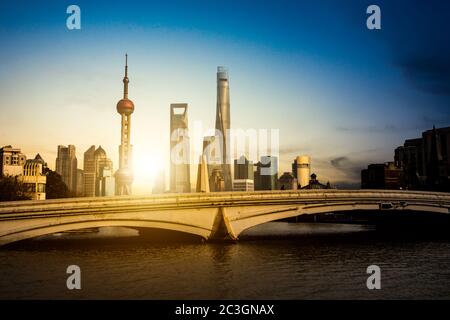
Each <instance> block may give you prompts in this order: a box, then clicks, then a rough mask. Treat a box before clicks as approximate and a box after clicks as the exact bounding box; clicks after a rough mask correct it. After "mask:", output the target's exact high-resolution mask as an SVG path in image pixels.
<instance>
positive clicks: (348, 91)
mask: <svg viewBox="0 0 450 320" xmlns="http://www.w3.org/2000/svg"><path fill="white" fill-rule="evenodd" d="M70 4H77V5H79V6H80V8H81V26H82V29H81V30H73V31H70V30H68V29H67V28H66V18H67V16H68V15H67V14H66V12H65V11H66V8H67V6H68V5H70ZM370 4H377V5H379V6H380V8H381V21H382V22H381V23H382V29H381V30H375V31H370V30H368V29H367V28H366V19H367V16H368V15H367V14H366V8H367V6H368V5H370ZM449 20H450V3H449V2H447V1H438V0H436V1H427V2H425V1H420V2H419V1H417V2H416V1H396V0H393V1H376V2H373V1H345V2H344V1H242V0H241V1H227V2H223V1H194V0H190V1H155V2H153V1H145V2H139V1H132V0H130V1H127V2H123V1H120V2H119V1H117V2H114V1H76V2H65V1H56V0H55V1H33V2H26V1H14V3H5V2H2V3H1V4H0V39H1V42H2V50H0V70H1V72H0V95H1V96H2V101H3V104H2V105H1V106H0V108H1V111H2V112H1V114H2V117H0V144H2V145H5V144H13V145H15V146H18V147H21V148H22V149H23V151H24V152H25V153H26V154H27V155H28V156H34V154H35V153H37V152H40V153H41V154H43V156H44V157H45V158H46V160H47V161H48V162H49V165H50V166H51V167H54V159H55V156H56V154H55V152H56V146H57V145H58V144H69V143H70V144H75V145H76V146H77V151H78V158H79V159H80V160H81V159H82V154H83V152H84V151H85V150H86V149H87V148H88V147H89V146H90V145H91V144H96V145H99V144H101V145H102V146H103V147H104V148H105V150H106V151H107V152H108V154H109V156H110V157H111V158H112V159H113V161H114V162H115V164H117V145H118V144H119V116H118V115H117V113H116V112H115V104H116V102H117V100H118V99H120V97H121V95H122V82H121V79H122V77H123V55H124V53H125V52H128V54H129V60H130V63H129V64H130V69H129V71H130V98H131V99H132V100H133V101H134V103H135V106H136V111H135V113H134V115H133V131H132V141H133V144H134V145H135V150H136V152H137V154H138V155H141V158H142V159H146V160H145V161H147V160H148V161H150V160H149V158H150V157H151V158H153V159H157V160H153V161H154V163H158V165H159V166H161V167H165V163H167V160H168V159H167V157H168V153H169V151H168V148H169V147H168V145H169V143H168V141H169V132H168V131H169V104H170V103H174V102H186V103H189V121H190V123H195V122H196V121H197V122H201V123H202V124H203V126H204V127H212V126H213V125H214V119H215V95H216V92H215V90H216V87H215V71H216V67H217V66H219V65H224V66H227V67H228V69H229V73H230V95H231V119H232V127H234V128H244V129H246V128H275V129H280V140H281V142H280V157H281V159H280V168H281V171H288V170H290V162H292V160H293V158H294V157H295V156H296V155H298V154H309V155H310V156H311V157H312V166H313V171H315V172H316V173H317V174H318V178H319V180H322V181H326V180H330V181H331V182H332V183H333V182H334V183H338V184H341V185H343V184H344V183H357V182H358V180H359V170H360V169H361V168H362V167H363V166H365V165H367V164H368V163H372V162H382V161H389V160H392V159H393V152H394V148H395V147H396V146H398V145H401V144H402V143H403V141H404V140H405V139H406V138H413V137H417V136H420V134H421V132H422V131H423V130H425V129H428V128H430V127H432V125H433V124H436V125H437V126H447V125H449V124H450V111H449V110H450V108H449V103H450V32H449V31H450V30H449V29H450V27H448V21H449ZM193 143H197V144H199V143H201V141H193ZM80 162H82V161H80ZM155 166H157V165H156V164H155ZM193 170H194V169H193ZM194 172H195V170H194ZM167 174H168V172H167ZM280 174H281V172H280ZM146 182H147V181H141V184H142V188H143V189H145V185H146Z"/></svg>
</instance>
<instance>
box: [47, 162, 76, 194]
mask: <svg viewBox="0 0 450 320" xmlns="http://www.w3.org/2000/svg"><path fill="white" fill-rule="evenodd" d="M44 173H45V175H46V176H47V183H46V186H45V197H46V198H47V199H59V198H70V197H72V196H73V195H72V194H71V192H70V190H69V188H68V187H67V186H66V184H65V183H64V181H62V178H61V175H59V174H58V173H56V172H55V171H52V170H50V169H49V168H45V169H44Z"/></svg>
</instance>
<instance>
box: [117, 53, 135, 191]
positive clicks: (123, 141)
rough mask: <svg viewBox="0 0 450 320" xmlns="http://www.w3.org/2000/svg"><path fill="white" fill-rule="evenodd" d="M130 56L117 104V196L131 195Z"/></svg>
mask: <svg viewBox="0 0 450 320" xmlns="http://www.w3.org/2000/svg"><path fill="white" fill-rule="evenodd" d="M128 82H130V80H129V79H128V55H127V54H126V55H125V77H124V78H123V99H121V100H120V101H119V102H117V112H118V113H119V114H120V116H121V119H122V126H121V131H120V146H119V169H118V170H117V171H116V174H115V178H116V195H131V184H132V183H133V171H132V168H131V151H132V147H133V146H132V145H131V144H130V123H131V114H132V113H133V111H134V103H133V101H131V100H129V99H128Z"/></svg>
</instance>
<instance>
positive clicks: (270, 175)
mask: <svg viewBox="0 0 450 320" xmlns="http://www.w3.org/2000/svg"><path fill="white" fill-rule="evenodd" d="M277 183H278V158H277V157H274V156H262V157H261V161H259V162H258V163H257V164H256V172H255V190H277Z"/></svg>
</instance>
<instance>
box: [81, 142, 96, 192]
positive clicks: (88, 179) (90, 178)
mask: <svg viewBox="0 0 450 320" xmlns="http://www.w3.org/2000/svg"><path fill="white" fill-rule="evenodd" d="M83 171H84V188H83V190H84V196H85V197H94V196H95V146H90V147H89V149H87V150H86V152H85V153H84V161H83Z"/></svg>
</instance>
